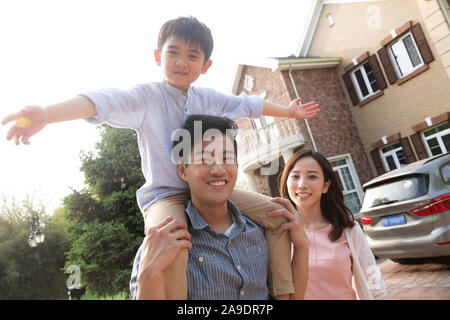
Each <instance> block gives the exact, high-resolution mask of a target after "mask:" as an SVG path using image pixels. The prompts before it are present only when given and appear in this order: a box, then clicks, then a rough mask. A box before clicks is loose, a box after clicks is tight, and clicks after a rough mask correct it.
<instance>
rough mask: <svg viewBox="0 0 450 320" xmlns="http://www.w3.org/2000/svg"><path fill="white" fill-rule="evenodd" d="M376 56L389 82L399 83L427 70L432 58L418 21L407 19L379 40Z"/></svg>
mask: <svg viewBox="0 0 450 320" xmlns="http://www.w3.org/2000/svg"><path fill="white" fill-rule="evenodd" d="M380 44H381V46H382V48H381V49H380V50H378V56H379V58H380V60H381V64H382V65H383V68H384V71H385V73H386V77H387V78H388V81H389V84H398V85H401V84H403V83H405V82H406V81H409V80H410V79H413V78H414V77H416V76H417V75H419V74H421V73H422V72H424V71H426V70H428V68H429V66H428V64H429V63H430V62H432V61H433V60H434V56H433V53H432V52H431V49H430V46H429V45H428V42H427V39H426V38H425V34H424V33H423V30H422V27H421V26H420V24H419V23H416V24H414V25H413V24H412V21H408V22H407V23H405V24H403V25H402V26H400V27H399V28H397V29H395V30H392V31H391V33H390V35H389V36H387V37H386V38H384V39H383V40H382V41H381V42H380Z"/></svg>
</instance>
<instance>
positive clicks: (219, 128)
mask: <svg viewBox="0 0 450 320" xmlns="http://www.w3.org/2000/svg"><path fill="white" fill-rule="evenodd" d="M236 134H237V126H236V124H235V122H234V121H232V120H230V119H227V118H222V117H215V116H206V115H192V116H190V117H189V118H188V119H187V120H186V122H185V124H184V126H183V127H182V128H181V129H179V130H177V132H176V133H175V134H174V137H175V139H174V138H172V139H173V140H176V139H177V138H178V140H176V141H175V142H174V147H173V155H174V158H175V160H177V163H178V164H177V171H178V175H179V176H180V177H181V179H183V180H184V181H186V182H187V183H188V184H189V189H190V193H191V199H192V200H193V202H194V205H195V204H197V203H204V204H209V205H213V204H223V203H224V202H226V201H227V200H228V198H229V197H230V195H231V193H232V191H233V188H234V185H235V183H236V178H237V174H238V164H237V149H236V140H235V138H236ZM180 138H182V139H180Z"/></svg>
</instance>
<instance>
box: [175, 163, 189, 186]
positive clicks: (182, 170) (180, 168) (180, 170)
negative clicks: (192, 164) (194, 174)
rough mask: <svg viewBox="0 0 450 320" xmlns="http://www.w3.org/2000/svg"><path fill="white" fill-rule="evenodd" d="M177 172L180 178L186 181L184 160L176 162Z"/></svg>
mask: <svg viewBox="0 0 450 320" xmlns="http://www.w3.org/2000/svg"><path fill="white" fill-rule="evenodd" d="M177 172H178V175H179V176H180V178H181V179H183V180H184V181H186V182H187V177H186V165H185V164H184V162H179V163H178V164H177Z"/></svg>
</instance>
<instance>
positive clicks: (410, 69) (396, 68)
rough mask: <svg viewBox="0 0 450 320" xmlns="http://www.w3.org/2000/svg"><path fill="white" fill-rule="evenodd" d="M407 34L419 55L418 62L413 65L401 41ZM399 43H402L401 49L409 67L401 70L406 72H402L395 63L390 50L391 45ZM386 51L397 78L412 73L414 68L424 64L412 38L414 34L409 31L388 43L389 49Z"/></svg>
mask: <svg viewBox="0 0 450 320" xmlns="http://www.w3.org/2000/svg"><path fill="white" fill-rule="evenodd" d="M408 36H411V39H412V42H413V44H414V48H415V50H416V51H417V54H418V55H419V58H420V64H418V65H417V66H415V67H414V66H413V65H412V61H411V58H410V57H409V55H408V51H407V50H406V47H405V45H404V43H403V39H404V38H406V37H408ZM399 43H401V44H402V50H403V51H404V53H406V56H407V57H408V60H407V64H408V68H409V69H408V70H403V71H404V72H407V73H405V74H403V72H402V70H400V67H399V65H398V64H397V61H396V59H395V57H394V53H393V50H392V46H394V45H397V44H399ZM387 51H388V53H389V58H390V59H391V62H392V65H393V66H394V69H395V72H396V73H397V76H398V78H399V79H401V78H404V77H406V76H407V75H409V74H411V73H413V72H414V71H415V70H417V69H419V68H420V67H422V66H423V65H424V63H423V58H422V55H421V54H420V51H419V48H418V47H417V43H416V39H414V36H413V34H412V33H411V32H407V33H406V34H404V35H402V36H401V37H399V38H398V39H397V40H396V41H395V42H394V43H392V44H390V45H389V50H387ZM403 57H404V56H403ZM400 58H401V57H400Z"/></svg>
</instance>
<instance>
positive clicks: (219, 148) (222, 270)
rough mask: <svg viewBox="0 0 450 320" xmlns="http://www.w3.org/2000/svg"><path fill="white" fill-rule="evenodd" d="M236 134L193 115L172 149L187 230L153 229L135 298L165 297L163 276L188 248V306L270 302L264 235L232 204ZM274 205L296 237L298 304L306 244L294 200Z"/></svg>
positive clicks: (134, 283) (223, 122) (167, 225)
mask: <svg viewBox="0 0 450 320" xmlns="http://www.w3.org/2000/svg"><path fill="white" fill-rule="evenodd" d="M236 130H237V127H236V124H235V123H234V122H233V121H231V120H229V119H226V118H221V117H214V116H205V115H192V116H190V117H189V118H188V119H187V120H186V122H185V125H184V126H183V128H181V129H180V130H179V131H178V132H177V134H176V136H180V137H182V138H183V139H182V141H178V142H175V143H174V148H173V150H174V151H176V152H175V153H176V155H178V156H180V157H181V158H180V159H179V161H177V163H178V164H177V171H178V175H179V176H180V177H181V178H182V179H183V180H184V181H186V182H187V183H188V185H189V190H190V200H188V201H187V202H186V215H187V218H188V219H187V220H188V224H187V225H186V224H184V223H183V222H179V221H176V220H173V219H166V220H164V221H163V222H162V223H161V224H160V225H158V226H156V227H153V228H151V229H150V231H149V232H148V234H147V237H146V238H145V239H144V242H143V244H142V246H141V248H139V251H138V253H137V255H136V259H135V262H134V267H133V273H132V278H131V281H130V289H131V294H132V297H133V299H135V298H137V299H165V298H166V297H165V290H164V281H163V272H164V270H165V269H167V268H168V267H169V266H170V265H171V263H172V262H173V261H174V259H175V256H176V255H177V253H178V252H179V250H180V249H182V248H188V249H190V252H189V257H188V269H187V279H188V299H196V300H201V299H211V300H212V299H234V300H238V299H252V300H257V299H267V298H268V296H269V291H268V286H267V274H268V272H267V271H268V250H267V244H266V241H265V238H264V232H263V230H262V229H261V228H260V227H259V226H258V225H256V224H255V223H254V222H252V221H251V220H250V219H248V218H247V217H244V216H242V215H241V213H240V211H239V209H238V208H237V207H236V206H235V205H234V204H233V202H231V201H230V200H229V198H230V195H231V193H232V192H233V188H234V185H235V182H236V178H237V174H238V164H237V154H236V152H237V148H236V141H235V136H236ZM200 133H201V134H200ZM177 152H178V153H177ZM275 201H277V202H280V203H282V204H284V205H285V207H286V209H285V210H278V211H277V212H274V213H272V214H271V215H273V216H284V217H285V218H287V219H288V223H286V224H284V225H283V226H282V227H280V229H279V230H277V231H276V232H277V233H281V232H283V231H285V230H289V232H290V233H291V239H292V242H293V245H294V255H293V259H292V270H293V279H294V288H295V293H294V294H292V295H291V298H295V299H300V298H303V295H304V291H305V289H306V282H307V270H308V269H307V262H308V247H309V244H308V240H307V238H306V235H305V233H304V230H303V222H302V220H301V218H300V216H299V215H298V213H297V212H296V211H295V209H293V207H292V205H291V204H290V203H289V201H283V200H281V199H278V200H275ZM276 298H289V297H286V296H278V297H276Z"/></svg>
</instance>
